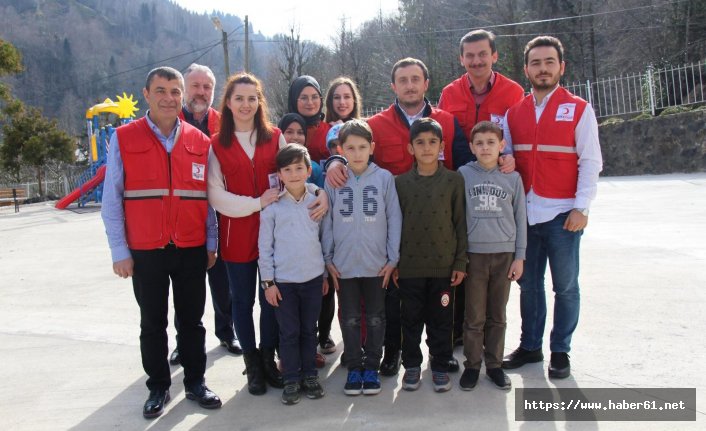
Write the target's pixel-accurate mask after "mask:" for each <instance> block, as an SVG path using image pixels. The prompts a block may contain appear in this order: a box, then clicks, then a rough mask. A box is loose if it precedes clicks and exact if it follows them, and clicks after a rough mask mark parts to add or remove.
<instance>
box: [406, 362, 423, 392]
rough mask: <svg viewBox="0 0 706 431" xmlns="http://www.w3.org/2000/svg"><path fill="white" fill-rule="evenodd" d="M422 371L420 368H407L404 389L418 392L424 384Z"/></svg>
mask: <svg viewBox="0 0 706 431" xmlns="http://www.w3.org/2000/svg"><path fill="white" fill-rule="evenodd" d="M421 380H422V369H421V368H420V367H411V368H407V369H406V370H405V372H404V376H402V389H404V390H406V391H416V390H417V389H419V385H421V384H422V381H421Z"/></svg>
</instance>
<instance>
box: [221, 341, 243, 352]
mask: <svg viewBox="0 0 706 431" xmlns="http://www.w3.org/2000/svg"><path fill="white" fill-rule="evenodd" d="M221 346H223V347H225V348H226V349H228V351H229V352H230V353H232V354H234V355H242V354H243V348H242V347H240V341H238V339H237V338H233V339H232V340H230V341H226V340H221Z"/></svg>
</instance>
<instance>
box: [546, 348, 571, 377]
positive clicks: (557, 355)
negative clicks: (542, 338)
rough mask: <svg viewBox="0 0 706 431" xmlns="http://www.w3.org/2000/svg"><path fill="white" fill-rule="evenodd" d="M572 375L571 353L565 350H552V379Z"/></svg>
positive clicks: (550, 371) (550, 373) (550, 361)
mask: <svg viewBox="0 0 706 431" xmlns="http://www.w3.org/2000/svg"><path fill="white" fill-rule="evenodd" d="M570 375H571V362H570V361H569V354H568V353H565V352H552V356H551V359H550V360H549V377H550V378H552V379H565V378H567V377H569V376H570Z"/></svg>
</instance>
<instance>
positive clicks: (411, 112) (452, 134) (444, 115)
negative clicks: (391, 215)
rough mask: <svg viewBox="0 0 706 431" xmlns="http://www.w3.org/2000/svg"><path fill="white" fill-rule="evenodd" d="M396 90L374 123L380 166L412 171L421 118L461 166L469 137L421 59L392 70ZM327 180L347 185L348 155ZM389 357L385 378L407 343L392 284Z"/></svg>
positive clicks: (447, 158) (445, 155)
mask: <svg viewBox="0 0 706 431" xmlns="http://www.w3.org/2000/svg"><path fill="white" fill-rule="evenodd" d="M390 79H391V84H390V87H391V88H392V91H393V92H394V93H395V96H396V99H395V102H394V103H393V104H391V105H390V107H389V108H387V109H386V110H384V111H382V112H380V113H378V114H375V115H373V116H372V117H370V118H369V119H368V124H369V125H370V128H371V129H372V131H373V140H374V141H375V154H374V155H373V157H374V159H375V163H376V164H377V165H378V166H380V167H381V168H383V169H387V170H388V171H390V172H391V173H392V174H393V175H399V174H403V173H405V172H407V171H409V170H410V169H411V168H412V164H413V163H414V156H413V155H412V154H410V153H409V151H408V150H407V147H408V145H409V127H410V125H411V124H412V123H413V122H414V121H415V120H417V119H419V118H425V117H429V118H433V119H434V120H436V121H437V122H438V123H439V124H441V129H442V135H443V141H444V143H445V144H446V145H445V146H444V151H443V152H442V153H441V154H439V160H440V161H441V162H443V163H444V166H446V167H447V168H448V169H454V168H455V167H457V165H456V163H455V158H456V153H455V151H456V149H457V148H460V147H462V146H464V145H465V146H466V148H467V147H468V141H467V139H466V138H464V137H463V131H462V130H461V127H460V126H459V124H458V122H457V121H456V119H455V118H454V117H453V115H451V114H449V113H448V112H445V111H442V110H440V109H436V108H434V107H433V106H432V105H431V103H429V100H427V98H426V97H425V93H426V91H427V89H428V88H429V70H428V69H427V66H426V65H425V64H424V63H423V62H422V61H421V60H418V59H416V58H404V59H402V60H399V61H398V62H397V63H395V65H394V66H393V67H392V72H391V74H390ZM331 159H334V160H333V161H332V162H331V164H330V170H329V171H328V172H327V177H326V181H327V182H329V183H330V184H331V185H332V186H334V187H341V186H343V184H345V172H346V171H345V168H344V167H343V164H342V163H340V162H339V160H340V161H341V162H344V161H345V160H342V157H339V156H333V157H331ZM385 319H386V330H385V355H384V357H383V359H382V362H381V364H380V374H381V375H383V376H392V375H395V374H397V373H398V371H399V368H400V348H401V345H402V326H401V323H400V300H399V298H398V296H397V289H396V288H395V287H394V286H392V285H391V286H390V287H388V289H387V297H386V301H385ZM458 369H459V366H458V361H456V359H452V360H451V362H450V363H449V371H454V372H455V371H458Z"/></svg>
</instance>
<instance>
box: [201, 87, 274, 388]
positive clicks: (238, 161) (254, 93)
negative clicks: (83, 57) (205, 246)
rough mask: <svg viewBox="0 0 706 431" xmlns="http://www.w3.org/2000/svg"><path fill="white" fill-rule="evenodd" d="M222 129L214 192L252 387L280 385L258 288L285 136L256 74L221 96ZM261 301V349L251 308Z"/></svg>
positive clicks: (212, 162) (267, 313) (269, 312)
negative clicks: (264, 220) (261, 241)
mask: <svg viewBox="0 0 706 431" xmlns="http://www.w3.org/2000/svg"><path fill="white" fill-rule="evenodd" d="M220 111H221V113H222V115H221V124H220V133H219V134H216V135H214V136H213V137H212V139H211V148H212V153H211V154H210V156H209V175H208V197H209V202H210V204H211V206H213V207H214V208H215V209H216V211H218V212H219V213H220V219H219V223H218V225H219V226H218V227H219V229H218V230H219V241H220V249H221V254H222V257H223V260H224V261H225V263H226V268H227V270H228V278H229V283H230V291H231V296H232V298H233V323H234V324H235V330H236V332H237V334H238V338H239V339H240V342H241V345H242V347H243V351H244V358H245V366H246V371H247V377H248V391H249V392H250V393H251V394H254V395H260V394H263V393H265V391H266V390H267V388H266V385H265V381H267V383H269V384H270V385H271V386H273V387H278V388H282V387H283V383H282V376H281V374H280V373H279V371H278V370H277V365H276V363H275V360H274V357H275V348H276V346H277V334H278V327H277V321H276V320H275V315H274V309H273V308H272V306H271V305H270V304H268V303H267V301H266V300H265V297H264V293H263V292H262V289H258V287H257V280H256V278H257V258H258V250H257V239H258V232H259V225H260V211H261V210H262V209H263V208H265V207H266V206H267V205H269V204H271V203H272V202H274V201H275V200H277V197H278V195H279V184H278V183H277V182H276V181H274V180H273V179H274V178H276V175H277V174H276V167H275V156H276V155H277V151H278V150H279V147H280V145H284V143H285V141H284V138H283V137H282V134H281V132H280V130H279V129H277V128H275V127H273V126H272V124H271V123H270V122H269V120H268V110H267V101H266V100H265V96H264V94H263V90H262V85H261V84H260V81H259V80H258V79H257V78H256V77H255V76H253V75H250V74H247V73H242V74H237V75H233V76H231V77H230V79H228V82H227V83H226V88H225V93H224V95H223V100H222V102H221V109H220ZM258 291H259V302H260V350H258V349H257V344H256V341H255V326H254V323H253V307H254V305H255V292H258Z"/></svg>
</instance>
